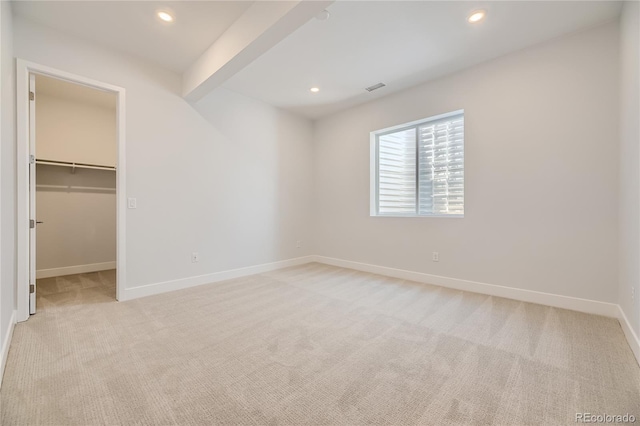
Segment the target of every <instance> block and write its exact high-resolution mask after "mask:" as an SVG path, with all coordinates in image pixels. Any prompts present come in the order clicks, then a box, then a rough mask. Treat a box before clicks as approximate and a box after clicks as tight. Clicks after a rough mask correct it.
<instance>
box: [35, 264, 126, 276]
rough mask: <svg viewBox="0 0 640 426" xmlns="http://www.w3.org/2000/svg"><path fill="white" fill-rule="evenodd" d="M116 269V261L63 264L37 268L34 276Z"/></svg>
mask: <svg viewBox="0 0 640 426" xmlns="http://www.w3.org/2000/svg"><path fill="white" fill-rule="evenodd" d="M110 269H116V262H115V261H114V262H102V263H89V264H86V265H75V266H64V267H62V268H51V269H38V270H37V271H36V278H37V279H40V278H51V277H61V276H63V275H73V274H86V273H88V272H98V271H108V270H110Z"/></svg>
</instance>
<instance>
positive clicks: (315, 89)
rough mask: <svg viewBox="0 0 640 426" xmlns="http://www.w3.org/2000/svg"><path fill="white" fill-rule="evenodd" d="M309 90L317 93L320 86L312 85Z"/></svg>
mask: <svg viewBox="0 0 640 426" xmlns="http://www.w3.org/2000/svg"><path fill="white" fill-rule="evenodd" d="M309 90H310V91H311V92H313V93H318V92H319V91H320V88H318V87H312V88H311V89H309Z"/></svg>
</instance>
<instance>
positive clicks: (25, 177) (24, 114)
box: [16, 58, 127, 321]
mask: <svg viewBox="0 0 640 426" xmlns="http://www.w3.org/2000/svg"><path fill="white" fill-rule="evenodd" d="M29 74H39V75H44V76H47V77H53V78H57V79H59V80H65V81H68V82H70V83H75V84H81V85H83V86H88V87H91V88H94V89H98V90H104V91H107V92H112V93H115V94H116V98H117V99H116V126H117V132H116V134H117V139H118V140H117V158H118V164H117V168H116V194H117V195H116V212H117V213H116V234H117V235H116V238H117V241H116V268H117V271H116V300H120V298H121V297H123V296H124V289H125V288H126V285H125V282H126V276H127V275H126V254H125V250H126V232H125V231H126V226H125V225H126V212H127V211H126V208H127V202H126V161H125V160H126V145H125V141H126V133H125V117H126V110H125V108H126V106H125V89H124V88H122V87H118V86H114V85H112V84H108V83H103V82H101V81H97V80H93V79H90V78H86V77H83V76H79V75H76V74H72V73H69V72H66V71H62V70H58V69H55V68H51V67H48V66H45V65H40V64H37V63H34V62H29V61H25V60H23V59H20V58H17V60H16V123H17V129H16V136H17V149H16V152H17V164H16V167H17V182H16V184H17V211H16V215H17V217H16V219H17V235H16V245H17V252H16V263H17V271H16V293H17V294H16V296H17V297H16V299H17V314H18V317H17V320H18V321H26V320H27V319H28V318H29V219H30V217H29Z"/></svg>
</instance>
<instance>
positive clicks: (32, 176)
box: [29, 74, 37, 314]
mask: <svg viewBox="0 0 640 426" xmlns="http://www.w3.org/2000/svg"><path fill="white" fill-rule="evenodd" d="M35 95H36V76H35V75H33V74H29V313H30V314H35V313H36V224H37V220H36V102H35V99H36V96H35Z"/></svg>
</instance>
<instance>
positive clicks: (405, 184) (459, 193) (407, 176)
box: [371, 111, 464, 216]
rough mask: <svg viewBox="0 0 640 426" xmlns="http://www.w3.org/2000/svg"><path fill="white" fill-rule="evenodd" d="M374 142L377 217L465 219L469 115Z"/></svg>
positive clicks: (389, 132) (398, 130) (394, 131)
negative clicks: (465, 151) (466, 136)
mask: <svg viewBox="0 0 640 426" xmlns="http://www.w3.org/2000/svg"><path fill="white" fill-rule="evenodd" d="M371 135H372V138H371V142H372V143H371V148H372V149H371V159H372V165H371V166H372V167H371V169H372V170H371V171H372V178H371V189H372V191H371V192H372V194H371V201H372V203H371V214H372V215H373V216H462V215H464V112H463V111H456V112H452V113H449V114H444V115H440V116H437V117H431V118H427V119H425V120H420V121H417V122H414V123H408V124H405V125H401V126H396V127H394V128H391V129H385V130H380V131H377V132H373V133H372V134H371Z"/></svg>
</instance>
